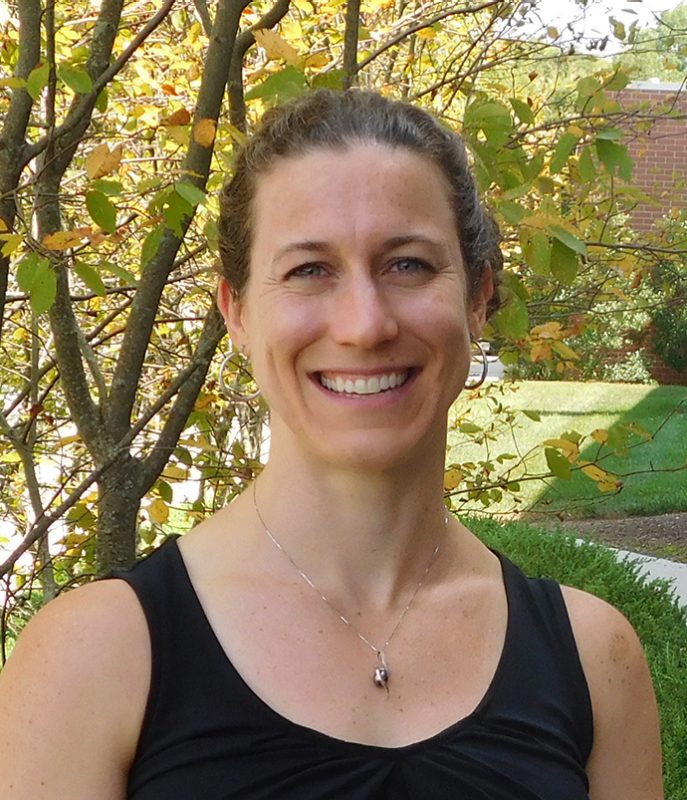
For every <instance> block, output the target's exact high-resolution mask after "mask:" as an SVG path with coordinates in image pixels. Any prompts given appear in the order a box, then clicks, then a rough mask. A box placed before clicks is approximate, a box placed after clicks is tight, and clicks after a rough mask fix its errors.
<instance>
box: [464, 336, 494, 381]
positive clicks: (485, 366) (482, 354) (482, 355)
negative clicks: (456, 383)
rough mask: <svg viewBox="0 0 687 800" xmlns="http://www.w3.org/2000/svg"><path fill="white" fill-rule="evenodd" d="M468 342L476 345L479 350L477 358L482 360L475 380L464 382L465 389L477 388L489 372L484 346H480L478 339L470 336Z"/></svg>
mask: <svg viewBox="0 0 687 800" xmlns="http://www.w3.org/2000/svg"><path fill="white" fill-rule="evenodd" d="M470 344H471V345H473V346H476V347H477V349H478V350H479V356H478V358H479V360H480V361H481V362H482V373H481V375H480V376H479V377H478V378H477V380H476V381H473V382H472V383H466V384H465V388H466V389H479V387H480V386H481V385H482V384H483V383H484V381H486V379H487V374H488V373H489V362H488V361H487V354H486V352H485V351H484V348H483V347H482V343H481V342H480V340H479V339H473V338H472V337H470Z"/></svg>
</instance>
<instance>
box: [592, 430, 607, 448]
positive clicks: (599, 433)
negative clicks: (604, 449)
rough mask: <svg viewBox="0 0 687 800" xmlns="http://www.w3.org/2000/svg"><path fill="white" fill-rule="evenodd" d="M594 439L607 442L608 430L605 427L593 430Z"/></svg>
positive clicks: (601, 442)
mask: <svg viewBox="0 0 687 800" xmlns="http://www.w3.org/2000/svg"><path fill="white" fill-rule="evenodd" d="M592 439H594V441H595V442H598V443H599V444H606V442H607V441H608V431H607V430H604V429H603V428H597V429H596V430H594V431H592Z"/></svg>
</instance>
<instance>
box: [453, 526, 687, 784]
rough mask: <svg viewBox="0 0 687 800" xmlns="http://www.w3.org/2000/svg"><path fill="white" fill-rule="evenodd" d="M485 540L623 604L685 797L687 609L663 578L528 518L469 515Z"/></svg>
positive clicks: (538, 571)
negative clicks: (501, 520)
mask: <svg viewBox="0 0 687 800" xmlns="http://www.w3.org/2000/svg"><path fill="white" fill-rule="evenodd" d="M466 521H467V524H468V525H469V527H470V528H471V529H472V530H473V531H474V532H475V533H476V534H477V535H478V536H479V537H480V538H481V539H482V540H483V541H485V542H486V543H487V544H489V545H490V546H491V547H495V548H497V549H498V550H500V551H502V552H503V553H505V554H506V555H508V557H509V558H511V559H512V560H513V561H514V562H516V563H517V564H518V565H519V566H520V567H521V568H522V569H523V570H524V571H525V572H526V573H527V574H529V575H532V576H536V577H552V578H555V579H556V580H557V581H559V582H560V583H563V584H566V585H569V586H575V587H577V588H580V589H584V590H585V591H588V592H592V593H593V594H596V595H598V596H599V597H602V598H603V599H604V600H607V601H608V602H610V603H611V604H613V605H614V606H615V607H616V608H618V609H620V610H621V611H622V612H623V613H624V614H625V616H626V617H627V618H628V619H629V620H630V622H631V623H632V624H633V626H634V628H635V630H636V631H637V633H638V635H639V638H640V639H641V641H642V644H643V645H644V649H645V652H646V656H647V660H648V662H649V666H650V668H651V674H652V678H653V681H654V687H655V689H656V697H657V700H658V705H659V711H660V714H661V730H662V739H663V756H664V780H665V796H666V800H687V612H685V610H684V609H681V608H679V607H678V605H677V603H676V602H675V600H674V597H673V596H672V594H671V592H670V591H669V589H668V584H667V583H666V582H665V581H648V580H647V579H646V578H644V577H643V576H641V575H639V573H638V570H637V567H636V566H635V565H634V564H633V563H630V562H618V561H616V559H615V556H614V555H613V553H612V552H611V551H609V550H607V549H606V548H604V547H601V546H599V545H595V544H592V543H590V542H587V543H584V544H578V543H576V542H575V540H574V539H573V538H572V537H568V536H564V535H562V534H556V533H553V534H552V533H546V532H544V531H541V530H538V529H537V528H535V527H532V526H529V525H526V524H524V523H518V522H512V523H505V524H499V523H497V522H494V521H493V520H489V519H483V518H482V519H475V518H473V519H469V520H466Z"/></svg>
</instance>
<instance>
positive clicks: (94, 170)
mask: <svg viewBox="0 0 687 800" xmlns="http://www.w3.org/2000/svg"><path fill="white" fill-rule="evenodd" d="M121 161H122V145H121V144H118V145H117V146H116V147H115V148H114V149H112V150H110V148H109V147H108V146H107V144H105V142H103V143H102V144H99V145H98V146H97V147H94V148H93V150H91V152H90V153H89V154H88V155H87V156H86V160H85V162H84V169H85V170H86V174H87V175H88V177H89V178H90V179H91V180H95V179H96V178H102V177H104V176H105V175H109V174H110V173H111V172H114V171H115V170H116V169H117V168H118V167H119V165H120V163H121Z"/></svg>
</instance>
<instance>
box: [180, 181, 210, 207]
mask: <svg viewBox="0 0 687 800" xmlns="http://www.w3.org/2000/svg"><path fill="white" fill-rule="evenodd" d="M174 190H175V191H176V193H177V194H178V195H179V196H180V197H182V198H183V199H184V200H186V202H187V203H190V204H191V205H192V206H194V207H195V206H197V205H198V204H199V203H202V202H203V200H205V192H204V191H203V190H202V189H199V188H198V187H197V186H194V185H193V184H192V183H189V182H188V181H179V183H177V184H175V185H174Z"/></svg>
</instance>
